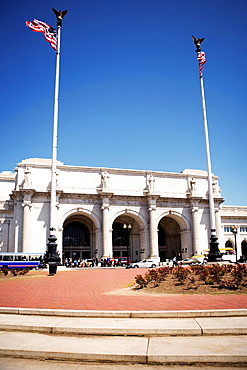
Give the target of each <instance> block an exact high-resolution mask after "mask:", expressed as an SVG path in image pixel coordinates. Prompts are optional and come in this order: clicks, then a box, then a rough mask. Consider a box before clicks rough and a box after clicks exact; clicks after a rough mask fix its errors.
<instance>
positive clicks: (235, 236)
mask: <svg viewBox="0 0 247 370" xmlns="http://www.w3.org/2000/svg"><path fill="white" fill-rule="evenodd" d="M231 232H232V233H233V234H234V239H235V250H236V263H237V262H238V252H237V233H238V226H236V225H233V226H231Z"/></svg>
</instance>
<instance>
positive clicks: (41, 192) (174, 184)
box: [0, 158, 247, 261]
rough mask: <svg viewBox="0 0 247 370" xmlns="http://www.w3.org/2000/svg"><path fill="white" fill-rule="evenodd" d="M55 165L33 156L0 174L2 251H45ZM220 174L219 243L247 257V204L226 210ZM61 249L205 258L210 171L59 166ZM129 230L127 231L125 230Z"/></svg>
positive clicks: (86, 254)
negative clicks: (235, 229) (234, 230)
mask: <svg viewBox="0 0 247 370" xmlns="http://www.w3.org/2000/svg"><path fill="white" fill-rule="evenodd" d="M50 191H51V160H49V159H38V158H31V159H26V160H23V161H22V162H21V163H18V164H17V167H16V169H15V173H12V172H8V171H4V172H2V173H0V249H1V251H2V252H6V251H8V252H38V253H44V252H45V250H46V248H47V247H46V244H47V241H48V240H47V238H48V236H49V234H50V231H49V228H50V225H49V223H50ZM220 192H221V190H220V188H219V185H218V178H217V176H213V193H214V206H215V221H216V234H217V236H218V241H219V246H220V247H221V248H222V247H224V246H225V245H228V246H229V245H230V244H231V245H232V247H234V246H235V241H234V237H233V234H232V233H231V231H230V227H231V226H232V225H233V224H235V225H238V226H239V233H238V235H237V245H238V254H239V255H241V254H245V255H247V207H232V206H222V203H223V199H222V198H221V194H220ZM56 207H57V219H56V232H55V234H56V237H57V243H58V247H57V249H58V251H59V253H60V255H61V256H63V257H71V258H72V259H75V258H77V259H78V258H84V259H85V258H96V257H97V258H101V257H105V258H107V257H124V256H127V250H129V257H130V259H131V260H139V259H143V258H146V257H151V256H152V257H160V260H161V261H162V260H165V259H166V258H172V257H173V256H174V255H176V254H178V253H181V255H182V257H183V258H185V257H190V256H191V255H192V254H203V251H204V250H205V249H208V245H209V238H210V234H211V233H210V223H209V203H208V182H207V172H205V171H200V170H184V171H182V172H181V173H168V172H156V171H139V170H124V169H114V168H95V167H79V166H67V165H64V164H63V163H62V162H57V203H56ZM124 225H127V226H128V227H129V228H128V227H127V228H124Z"/></svg>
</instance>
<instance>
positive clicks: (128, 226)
mask: <svg viewBox="0 0 247 370" xmlns="http://www.w3.org/2000/svg"><path fill="white" fill-rule="evenodd" d="M123 228H124V229H126V230H127V231H128V242H127V266H129V246H130V245H129V244H130V230H131V229H132V226H131V225H130V224H128V225H126V224H124V225H123Z"/></svg>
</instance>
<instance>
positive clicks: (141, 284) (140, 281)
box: [135, 275, 148, 289]
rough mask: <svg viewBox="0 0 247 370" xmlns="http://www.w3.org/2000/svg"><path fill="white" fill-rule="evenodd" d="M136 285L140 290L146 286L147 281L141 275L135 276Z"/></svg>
mask: <svg viewBox="0 0 247 370" xmlns="http://www.w3.org/2000/svg"><path fill="white" fill-rule="evenodd" d="M135 281H136V284H138V285H139V288H140V289H142V288H144V287H146V286H147V284H148V283H147V281H146V280H145V279H144V277H143V276H142V275H137V276H136V277H135Z"/></svg>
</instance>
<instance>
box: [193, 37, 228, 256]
mask: <svg viewBox="0 0 247 370" xmlns="http://www.w3.org/2000/svg"><path fill="white" fill-rule="evenodd" d="M192 39H193V41H194V44H195V45H196V53H197V60H198V64H199V76H200V88H201V98H202V113H203V122H204V134H205V144H206V156H207V169H208V198H209V212H210V229H211V237H210V240H211V242H210V243H209V245H210V251H209V255H208V260H209V261H211V262H214V261H216V260H217V259H220V258H221V256H220V251H219V248H218V245H219V243H218V242H217V240H218V238H217V236H216V228H215V215H214V197H213V186H212V167H211V157H210V148H209V136H208V122H207V113H206V104H205V93H204V83H203V76H202V69H203V65H204V64H205V63H206V58H205V53H204V52H202V51H201V43H202V41H203V40H204V38H202V39H196V38H195V37H194V36H192Z"/></svg>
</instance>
